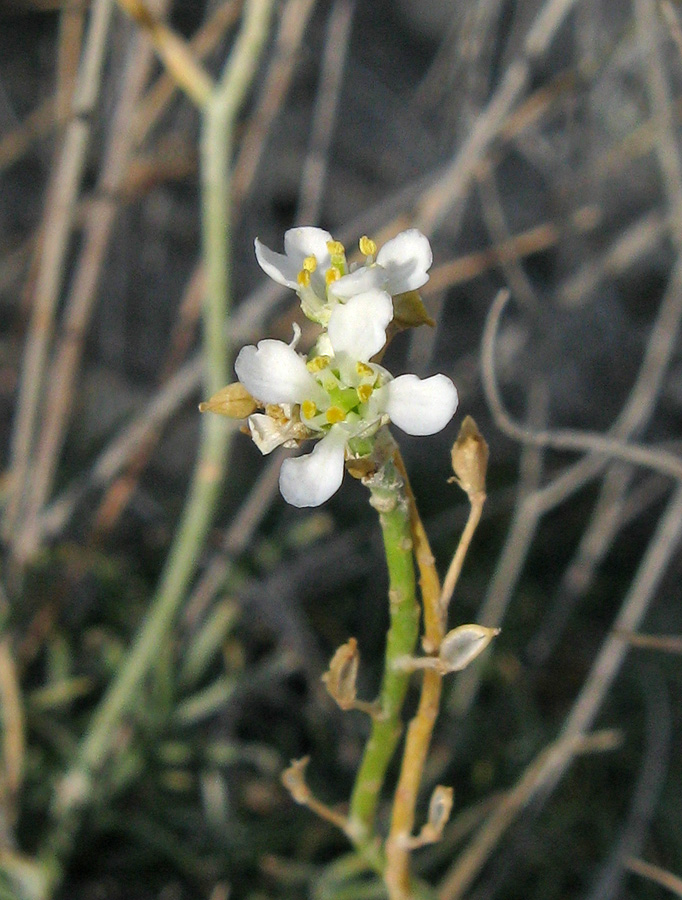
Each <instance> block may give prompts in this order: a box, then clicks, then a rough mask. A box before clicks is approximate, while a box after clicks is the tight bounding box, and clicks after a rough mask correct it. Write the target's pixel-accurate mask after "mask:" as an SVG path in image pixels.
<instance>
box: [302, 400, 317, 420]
mask: <svg viewBox="0 0 682 900" xmlns="http://www.w3.org/2000/svg"><path fill="white" fill-rule="evenodd" d="M301 412H302V413H303V417H304V418H305V419H312V418H313V416H315V415H316V413H317V407H316V406H315V402H314V401H313V400H304V401H303V403H301Z"/></svg>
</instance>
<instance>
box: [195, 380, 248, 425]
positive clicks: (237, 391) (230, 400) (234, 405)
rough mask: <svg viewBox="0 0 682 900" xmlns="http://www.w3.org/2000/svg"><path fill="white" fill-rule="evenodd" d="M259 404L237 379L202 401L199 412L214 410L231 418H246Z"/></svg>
mask: <svg viewBox="0 0 682 900" xmlns="http://www.w3.org/2000/svg"><path fill="white" fill-rule="evenodd" d="M258 406H259V404H258V403H257V402H256V401H255V400H254V399H253V397H252V396H251V394H250V393H249V392H248V391H247V390H246V388H245V387H244V385H243V384H240V382H238V381H235V382H234V384H228V385H227V387H224V388H221V389H220V390H219V391H218V393H217V394H214V395H213V396H212V397H210V398H209V399H208V400H205V401H204V402H203V403H200V404H199V412H214V413H218V415H219V416H227V417H228V418H230V419H246V418H247V417H248V416H250V415H251V413H252V412H255V410H257V409H258Z"/></svg>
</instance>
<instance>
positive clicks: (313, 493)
mask: <svg viewBox="0 0 682 900" xmlns="http://www.w3.org/2000/svg"><path fill="white" fill-rule="evenodd" d="M345 445H346V435H345V433H344V432H343V431H341V430H337V429H335V428H332V430H331V431H330V432H329V433H328V434H327V436H326V437H324V438H322V440H321V441H320V442H319V443H318V444H317V445H316V446H315V449H314V450H313V452H312V453H308V454H306V455H305V456H298V457H294V458H292V459H285V460H284V462H283V463H282V468H281V469H280V473H279V489H280V491H281V492H282V496H283V497H284V499H285V500H286V501H287V503H291V505H292V506H299V507H302V506H319V505H320V504H321V503H324V502H325V500H329V498H330V497H331V496H332V494H335V493H336V491H338V489H339V488H340V487H341V482H342V481H343V460H344V450H345Z"/></svg>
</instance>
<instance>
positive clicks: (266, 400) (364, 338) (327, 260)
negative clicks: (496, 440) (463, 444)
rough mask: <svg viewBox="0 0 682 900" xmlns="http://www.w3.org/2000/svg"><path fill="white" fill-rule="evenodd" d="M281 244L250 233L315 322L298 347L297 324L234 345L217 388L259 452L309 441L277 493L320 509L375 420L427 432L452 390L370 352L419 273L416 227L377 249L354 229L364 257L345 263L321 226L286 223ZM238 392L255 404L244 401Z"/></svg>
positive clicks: (451, 405)
mask: <svg viewBox="0 0 682 900" xmlns="http://www.w3.org/2000/svg"><path fill="white" fill-rule="evenodd" d="M284 250H285V252H284V253H283V254H281V253H276V252H274V251H273V250H270V249H268V248H267V247H265V246H264V245H263V244H262V243H261V242H260V241H259V240H256V257H257V259H258V262H259V263H260V265H261V267H262V268H263V269H264V271H265V272H266V273H267V274H268V275H269V276H270V277H271V278H273V279H274V280H275V281H277V282H278V283H279V284H282V285H286V286H287V287H290V288H292V289H293V290H295V291H296V293H297V294H298V296H299V298H300V300H301V307H302V310H303V312H304V314H305V315H306V316H307V317H308V318H309V319H312V320H313V321H315V322H317V323H319V324H320V325H322V326H323V327H324V330H323V331H322V334H321V335H320V337H319V338H318V340H317V342H316V344H315V346H314V347H313V349H312V350H311V352H310V353H309V354H308V355H307V356H303V355H302V354H300V353H299V352H298V351H297V349H296V346H297V344H298V340H299V338H300V333H301V332H300V329H299V328H298V326H294V328H295V335H294V340H293V341H292V343H291V344H285V343H284V342H283V341H277V340H263V341H260V342H259V343H258V345H257V346H248V347H244V348H242V350H241V351H240V353H239V355H238V356H237V359H236V361H235V371H236V373H237V377H238V379H239V382H240V386H235V385H232V386H230V388H227V389H225V391H226V392H230V390H231V388H235V387H237V388H238V389H239V391H240V393H239V409H240V413H239V415H244V414H246V415H248V426H249V430H250V433H251V436H252V438H253V440H254V442H255V443H256V445H257V446H258V447H259V449H260V450H261V452H262V453H270V452H271V451H272V450H274V449H275V448H276V447H278V446H280V445H284V446H296V445H297V444H298V443H299V442H301V441H303V440H306V439H309V438H314V439H317V441H318V442H317V443H316V445H315V447H314V449H313V450H312V452H311V453H309V454H306V455H304V456H299V457H295V458H291V459H287V460H285V461H284V463H283V464H282V469H281V472H280V490H281V492H282V496H283V497H284V499H285V500H286V501H287V502H289V503H291V504H293V505H294V506H299V507H303V506H318V505H319V504H321V503H324V501H325V500H328V499H329V497H331V496H332V494H334V492H335V491H337V490H338V488H339V486H340V485H341V481H342V479H343V472H344V464H345V461H346V460H347V459H352V458H357V457H362V456H367V455H369V453H370V452H371V449H372V445H373V438H374V435H376V433H377V431H378V430H379V429H380V428H381V427H382V426H384V425H387V424H388V423H389V422H393V423H394V424H395V425H397V426H398V427H399V428H401V429H402V430H403V431H405V432H407V433H408V434H412V435H427V434H434V433H436V432H437V431H440V430H441V429H442V428H444V427H445V426H446V425H447V423H448V422H449V421H450V419H451V418H452V416H453V415H454V412H455V410H456V408H457V391H456V389H455V387H454V385H453V384H452V382H451V381H450V379H449V378H447V377H446V376H445V375H433V376H432V377H431V378H426V379H424V380H421V379H419V378H417V376H416V375H401V376H399V377H397V378H393V376H392V375H391V374H390V373H389V372H388V371H387V370H386V369H385V368H383V366H381V365H379V364H378V363H376V362H373V361H372V359H373V357H375V356H376V355H377V354H379V353H380V351H382V350H383V348H384V346H385V344H386V340H387V338H386V331H387V328H388V326H389V324H390V323H391V321H392V319H393V317H394V301H393V298H394V297H395V296H396V295H401V294H406V293H408V292H411V291H416V290H417V289H418V288H420V287H422V285H424V284H425V283H426V281H427V280H428V277H429V276H428V269H429V267H430V266H431V262H432V254H431V247H430V246H429V242H428V240H427V238H426V237H424V235H423V234H421V233H420V232H419V231H417V230H416V229H411V230H409V231H404V232H402V234H399V235H398V236H397V237H395V238H393V240H390V241H388V242H387V243H386V244H385V245H384V246H383V247H382V248H381V249H380V250H379V251H378V253H377V248H376V244H375V243H374V241H372V240H370V239H369V238H366V237H363V238H362V239H361V240H360V252H361V253H362V254H363V255H364V257H365V262H364V264H363V265H360V266H356V267H355V268H353V269H350V268H349V266H348V263H347V261H346V253H345V249H344V247H343V245H342V244H340V243H339V242H338V241H335V240H334V239H333V238H332V236H331V235H330V234H329V233H328V232H326V231H323V230H322V229H320V228H293V229H291V230H290V231H287V232H286V234H285V236H284ZM244 389H245V391H246V392H248V393H247V394H246V396H247V397H248V400H251V401H252V403H251V404H249V403H248V401H247V406H246V407H244V405H243V403H244ZM231 395H232V396H234V391H232V392H231ZM227 396H228V395H227V394H226V393H225V392H221V393H220V394H219V395H216V398H212V399H211V401H209V402H208V403H207V404H204V408H207V409H213V410H214V411H218V412H226V407H225V400H226V398H227ZM221 407H223V408H221ZM257 409H261V410H262V411H261V412H256V410H257ZM227 414H229V412H228V413H227Z"/></svg>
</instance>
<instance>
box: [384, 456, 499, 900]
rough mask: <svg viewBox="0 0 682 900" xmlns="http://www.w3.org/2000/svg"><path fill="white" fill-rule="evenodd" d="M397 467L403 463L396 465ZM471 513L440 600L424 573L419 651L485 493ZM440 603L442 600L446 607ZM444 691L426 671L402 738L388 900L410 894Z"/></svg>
mask: <svg viewBox="0 0 682 900" xmlns="http://www.w3.org/2000/svg"><path fill="white" fill-rule="evenodd" d="M400 465H402V461H400ZM408 497H409V499H410V506H411V518H412V531H413V534H414V535H415V547H417V548H419V547H421V549H422V556H423V557H424V558H425V560H428V557H429V556H431V558H432V555H431V553H430V547H429V543H428V538H427V536H426V532H425V531H424V526H423V525H422V522H421V519H420V517H419V512H418V510H417V506H416V503H415V500H414V495H413V494H412V491H411V490H410V489H409V483H408ZM469 500H470V504H471V505H470V510H469V517H468V519H467V523H466V526H465V528H464V531H463V532H462V536H461V538H460V541H459V544H458V546H457V550H456V551H455V555H454V558H453V561H452V564H451V566H450V569H449V571H448V575H447V577H446V584H445V586H444V588H443V594H442V596H441V595H440V592H439V589H438V576H437V575H435V573H434V575H429V574H428V570H427V579H426V586H427V587H428V591H425V590H424V586H425V585H424V576H422V602H423V605H424V645H425V647H427V648H428V649H429V650H430V651H431V652H436V651H437V650H438V648H439V647H440V644H441V641H442V640H443V638H444V636H445V629H446V622H447V603H448V602H449V600H450V597H451V596H452V592H453V591H454V589H455V585H456V583H457V580H458V578H459V574H460V572H461V570H462V564H463V562H464V557H465V556H466V552H467V550H468V548H469V545H470V543H471V538H472V537H473V534H474V531H475V530H476V526H477V525H478V523H479V521H480V518H481V510H482V508H483V503H484V502H485V493H477V494H474V495H473V496H471V495H470V497H469ZM443 597H446V600H445V603H444V602H443ZM442 688H443V676H442V673H441V672H439V671H438V670H436V669H426V670H425V671H424V680H423V682H422V689H421V694H420V697H419V706H418V708H417V712H416V714H415V716H414V718H413V719H412V721H411V722H410V725H409V727H408V730H407V736H406V738H405V750H404V752H403V759H402V763H401V767H400V776H399V779H398V785H397V787H396V791H395V799H394V801H393V811H392V815H391V829H390V832H389V835H388V838H387V840H386V869H385V873H384V880H385V882H386V887H387V889H388V893H389V897H390V898H391V900H407V898H408V897H411V896H412V895H413V893H414V890H413V886H412V885H411V884H410V851H409V849H408V847H407V846H406V839H407V838H409V837H411V836H412V832H413V829H414V820H415V809H416V805H417V798H418V795H419V787H420V785H421V780H422V775H423V772H424V765H425V764H426V757H427V754H428V751H429V747H430V745H431V736H432V734H433V729H434V726H435V724H436V719H437V717H438V712H439V710H440V698H441V694H442Z"/></svg>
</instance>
